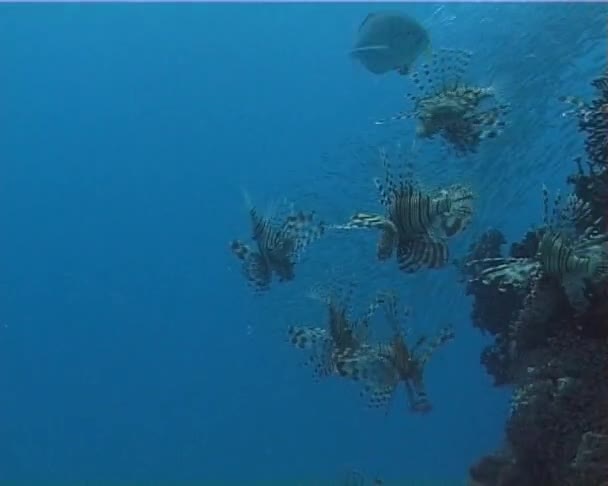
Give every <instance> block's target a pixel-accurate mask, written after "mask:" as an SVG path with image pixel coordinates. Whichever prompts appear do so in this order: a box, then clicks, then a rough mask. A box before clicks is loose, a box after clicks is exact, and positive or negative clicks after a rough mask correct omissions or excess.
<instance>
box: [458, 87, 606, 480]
mask: <svg viewBox="0 0 608 486" xmlns="http://www.w3.org/2000/svg"><path fill="white" fill-rule="evenodd" d="M594 85H595V86H596V87H597V88H598V89H599V91H600V98H598V99H597V100H594V101H593V102H591V103H588V104H585V105H582V104H580V105H579V107H580V111H579V128H580V130H581V131H582V132H584V133H585V134H586V143H585V147H586V152H587V158H588V163H587V170H584V169H583V163H582V159H581V160H579V161H578V172H577V173H576V174H574V175H573V176H571V177H570V178H569V179H568V180H569V182H570V183H571V184H572V185H573V186H574V192H575V194H576V195H577V196H578V198H580V199H581V200H583V201H585V202H586V203H588V204H589V206H590V208H591V214H592V216H593V217H594V218H599V217H602V216H604V217H605V216H606V214H607V212H608V204H607V201H608V198H606V188H607V187H608V183H607V181H608V179H607V175H606V174H607V171H606V160H607V159H606V157H607V156H608V153H607V152H606V147H607V143H606V142H607V139H608V138H607V135H606V134H607V130H606V128H607V127H608V118H606V113H604V111H603V110H604V107H605V106H606V103H607V102H608V88H607V86H608V85H607V84H606V81H605V80H604V78H602V81H599V80H598V81H595V82H594ZM584 110H586V111H584ZM600 112H601V113H602V115H603V116H599V114H598V113H600ZM604 223H605V221H604ZM538 234H539V233H538V232H530V233H528V235H526V237H525V238H524V239H523V240H522V241H521V242H520V243H514V244H513V245H511V249H510V252H509V256H510V257H514V258H529V257H531V256H532V255H533V254H534V253H535V252H536V251H537V247H538V244H539V240H538ZM504 243H505V242H504V238H502V236H501V235H500V234H499V233H498V232H496V230H492V231H491V232H489V233H486V234H485V235H484V236H483V237H482V238H481V240H480V241H479V243H477V244H476V245H473V246H472V247H471V249H470V256H469V258H468V262H469V265H466V263H467V262H463V263H462V264H460V265H459V266H460V267H461V270H462V272H463V275H465V277H467V278H469V279H470V280H469V282H468V284H467V292H468V293H469V294H471V295H472V296H473V297H474V306H473V313H472V317H473V322H474V325H475V326H476V327H478V328H480V329H483V330H485V331H488V332H489V333H491V334H492V335H493V336H495V340H494V343H493V344H492V345H490V346H489V347H488V348H486V349H485V350H484V351H483V352H482V356H481V361H482V364H483V365H484V366H485V367H486V369H487V371H488V373H490V374H491V375H492V376H493V377H494V379H495V384H496V385H502V384H509V385H512V386H513V387H514V392H513V396H512V406H511V412H510V415H509V418H508V420H507V424H506V427H505V444H504V446H503V448H502V449H501V450H500V451H498V452H496V453H494V454H490V455H487V456H485V457H483V458H481V459H480V460H479V462H478V463H477V464H475V465H473V466H472V467H471V468H470V471H469V473H470V484H472V485H476V486H490V485H491V486H497V485H500V486H511V485H513V486H515V485H517V486H528V485H530V486H532V485H543V486H552V485H560V486H562V485H566V486H606V485H608V281H607V280H608V279H605V278H604V279H602V280H600V281H597V282H587V285H586V287H585V294H584V297H585V306H584V307H583V308H577V309H575V308H573V306H572V305H571V304H570V303H569V301H568V298H567V297H566V295H564V292H563V289H562V288H561V287H560V286H559V285H553V286H551V284H550V283H549V282H544V283H542V285H546V287H545V288H543V289H542V290H541V291H542V293H543V295H545V296H550V298H549V299H548V300H547V301H546V302H545V303H544V310H545V313H546V314H545V316H546V319H543V320H542V321H538V320H536V321H535V320H534V319H532V318H530V316H524V317H525V319H523V320H522V319H521V315H522V313H521V309H522V306H524V301H525V299H526V295H527V292H528V291H529V289H526V288H525V286H521V285H519V286H518V285H502V287H500V286H499V284H498V283H493V284H492V285H487V282H486V284H484V283H483V282H481V281H480V280H479V279H476V278H474V277H475V276H476V275H478V274H479V272H483V268H479V265H482V263H477V262H479V261H480V260H481V261H483V259H487V258H494V259H496V258H500V257H501V255H500V247H501V246H502V245H503V244H504ZM605 244H606V243H604V245H605ZM470 262H473V264H470ZM513 280H514V281H516V280H517V278H515V277H514V279H513ZM503 283H504V282H503ZM516 315H517V316H518V317H519V318H520V320H521V322H523V325H522V326H519V327H518V328H517V332H518V334H517V351H516V352H514V350H513V346H514V343H513V341H514V339H515V338H514V335H513V320H514V316H516Z"/></svg>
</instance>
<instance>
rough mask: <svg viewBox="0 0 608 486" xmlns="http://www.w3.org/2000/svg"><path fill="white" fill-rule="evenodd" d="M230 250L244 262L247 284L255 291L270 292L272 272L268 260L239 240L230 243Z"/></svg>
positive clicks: (243, 268)
mask: <svg viewBox="0 0 608 486" xmlns="http://www.w3.org/2000/svg"><path fill="white" fill-rule="evenodd" d="M230 249H231V250H232V253H234V254H235V255H236V256H237V258H238V259H239V260H241V261H242V262H243V265H242V268H241V272H242V274H243V275H244V276H245V278H246V280H247V283H248V284H249V285H250V286H251V287H253V288H254V289H255V290H259V291H262V290H268V288H269V286H270V281H271V278H272V270H271V269H270V267H269V266H268V264H267V262H266V260H264V258H263V257H262V255H260V254H259V253H258V252H257V251H252V250H251V248H250V247H249V246H248V245H246V244H245V243H243V242H241V241H239V240H233V241H232V242H231V243H230Z"/></svg>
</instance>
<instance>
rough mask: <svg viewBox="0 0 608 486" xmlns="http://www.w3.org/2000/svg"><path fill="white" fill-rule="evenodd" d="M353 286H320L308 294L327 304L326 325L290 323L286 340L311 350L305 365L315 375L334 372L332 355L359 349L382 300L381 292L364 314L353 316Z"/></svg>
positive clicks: (300, 347) (333, 373) (334, 365)
mask: <svg viewBox="0 0 608 486" xmlns="http://www.w3.org/2000/svg"><path fill="white" fill-rule="evenodd" d="M353 290H354V286H353V285H349V286H348V288H347V289H344V287H343V286H342V285H335V286H333V287H328V288H325V289H324V288H321V287H320V286H317V287H316V288H315V289H313V290H312V292H311V293H310V296H311V297H312V298H314V299H316V300H319V301H321V302H322V303H323V304H325V305H326V306H327V311H328V315H327V325H326V326H325V327H304V326H290V327H289V328H288V331H287V335H288V340H289V342H290V343H291V344H292V345H293V346H295V347H296V348H299V349H304V350H308V351H310V353H311V355H310V357H309V358H308V360H307V364H309V365H310V366H312V369H313V373H314V375H315V377H317V378H321V377H327V376H330V375H335V374H336V373H337V370H336V363H335V357H336V356H337V355H342V354H344V353H346V352H353V351H356V350H358V349H359V348H361V346H363V345H364V344H365V343H366V342H367V339H368V333H369V323H370V321H371V319H372V318H373V316H374V314H375V313H376V310H377V309H378V307H379V306H380V304H381V302H382V294H378V296H376V298H375V299H374V300H373V301H372V302H371V303H370V304H369V306H368V307H367V311H366V312H365V313H364V314H363V316H361V317H359V318H356V317H353V316H352V314H353V311H352V305H351V299H352V295H353Z"/></svg>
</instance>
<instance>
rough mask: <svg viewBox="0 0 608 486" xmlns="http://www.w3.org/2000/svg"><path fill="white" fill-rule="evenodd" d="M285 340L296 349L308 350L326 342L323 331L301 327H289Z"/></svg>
mask: <svg viewBox="0 0 608 486" xmlns="http://www.w3.org/2000/svg"><path fill="white" fill-rule="evenodd" d="M287 338H288V340H289V342H290V343H291V344H292V345H293V346H295V347H296V348H299V349H309V350H310V349H314V348H316V347H317V346H319V345H320V343H323V342H325V341H327V340H328V336H327V331H326V330H325V329H321V328H319V327H301V326H290V327H289V328H288V329H287Z"/></svg>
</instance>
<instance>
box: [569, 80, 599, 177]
mask: <svg viewBox="0 0 608 486" xmlns="http://www.w3.org/2000/svg"><path fill="white" fill-rule="evenodd" d="M591 84H592V86H593V87H594V88H595V89H596V90H597V91H599V96H598V97H597V98H595V99H594V100H593V101H591V102H590V103H587V102H585V101H584V100H582V99H580V98H577V97H574V96H561V97H560V100H561V101H563V102H565V103H568V104H570V105H573V106H574V108H573V109H572V110H570V111H567V112H565V113H564V114H563V115H570V114H573V113H574V114H575V115H577V117H578V127H579V130H580V131H581V132H584V133H585V134H586V135H587V136H586V139H585V150H586V152H587V155H588V157H589V159H590V160H591V161H592V162H593V163H594V164H595V165H596V166H597V167H599V168H603V169H606V168H608V76H606V75H604V76H601V77H599V78H597V79H594V80H593V81H592V82H591Z"/></svg>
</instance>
